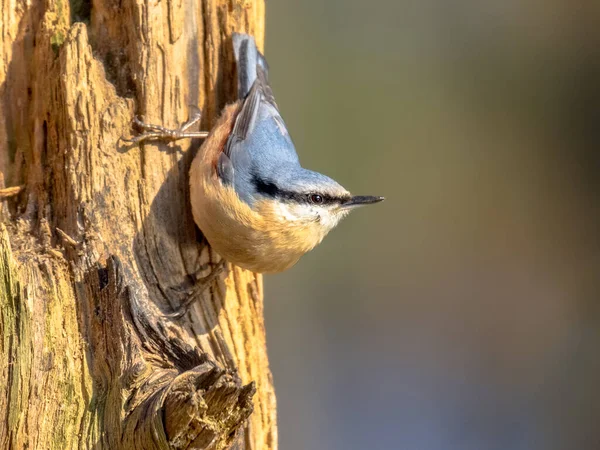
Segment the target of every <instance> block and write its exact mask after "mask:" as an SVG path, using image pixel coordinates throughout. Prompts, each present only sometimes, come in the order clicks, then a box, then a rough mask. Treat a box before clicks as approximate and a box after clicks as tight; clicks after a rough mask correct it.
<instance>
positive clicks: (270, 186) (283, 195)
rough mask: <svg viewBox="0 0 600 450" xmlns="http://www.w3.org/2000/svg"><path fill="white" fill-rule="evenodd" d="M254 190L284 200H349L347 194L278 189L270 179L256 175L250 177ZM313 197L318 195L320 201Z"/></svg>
mask: <svg viewBox="0 0 600 450" xmlns="http://www.w3.org/2000/svg"><path fill="white" fill-rule="evenodd" d="M252 181H253V184H254V187H255V189H256V192H258V193H260V194H263V195H266V196H268V197H272V198H277V199H280V200H284V201H289V202H295V203H309V204H310V203H312V204H320V205H331V204H341V203H345V202H347V201H348V200H350V198H351V197H350V196H349V195H345V196H333V195H328V194H323V193H315V192H311V193H300V192H293V191H287V190H285V189H280V188H279V187H277V185H276V184H275V183H273V182H271V181H267V180H263V179H261V178H258V177H256V176H255V177H254V178H253V179H252ZM314 197H320V198H321V201H320V202H319V201H315V199H314Z"/></svg>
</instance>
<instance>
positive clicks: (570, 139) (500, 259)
mask: <svg viewBox="0 0 600 450" xmlns="http://www.w3.org/2000/svg"><path fill="white" fill-rule="evenodd" d="M266 55H267V58H268V60H269V64H270V67H271V71H270V79H271V82H272V85H273V88H274V92H275V95H276V98H277V101H278V104H279V106H280V109H281V110H282V115H283V117H284V118H285V120H286V122H287V125H288V128H289V129H290V132H291V134H292V136H293V138H294V141H295V143H296V147H297V149H298V152H299V154H300V158H301V161H302V162H303V164H304V165H306V166H307V167H309V168H312V169H315V170H319V171H322V172H324V173H326V174H328V175H330V176H332V177H333V178H335V179H336V180H338V181H340V182H341V183H342V184H343V185H345V186H346V187H348V188H349V189H351V190H352V191H353V192H354V193H356V194H372V195H384V196H386V197H387V199H386V201H385V202H384V203H382V204H378V205H375V206H372V207H368V208H364V209H362V210H358V211H355V212H353V213H352V214H351V215H350V217H348V218H346V219H345V220H344V221H343V222H342V224H341V225H340V226H339V227H338V229H336V230H334V231H333V232H332V233H331V234H330V235H329V236H328V237H327V238H326V239H325V241H324V242H323V244H321V245H320V246H319V247H318V248H317V249H315V250H314V251H313V252H311V253H310V254H308V255H307V256H305V257H304V258H303V259H301V260H300V262H299V263H298V265H297V266H295V267H294V268H293V269H292V270H290V271H288V272H286V273H283V274H280V275H272V276H267V277H266V278H265V289H266V315H267V317H266V320H267V334H268V344H269V353H270V359H271V367H272V370H273V374H274V378H275V385H276V389H277V399H278V407H279V425H280V447H281V448H282V449H283V450H321V449H323V450H338V449H339V450H342V449H343V450H352V449H372V450H379V449H386V450H387V449H400V450H404V449H407V450H454V449H460V450H469V449H472V450H488V449H498V450H520V449H524V450H525V449H526V450H568V449H569V450H570V449H577V450H588V449H589V450H597V449H599V448H600V389H599V383H600V303H599V300H600V299H599V296H600V239H599V229H600V200H599V198H598V195H599V194H600V192H599V191H600V182H599V180H600V177H599V173H600V2H598V1H587V2H586V1H581V2H573V1H568V0H544V1H541V0H538V1H535V0H530V1H518V0H504V1H500V2H499V1H494V2H492V1H480V0H458V1H454V2H446V1H441V0H421V1H418V2H416V1H415V2H407V1H398V0H371V1H369V2H365V1H364V0H363V1H359V0H327V1H322V0H304V1H301V2H299V1H295V0H278V1H268V2H267V33H266Z"/></svg>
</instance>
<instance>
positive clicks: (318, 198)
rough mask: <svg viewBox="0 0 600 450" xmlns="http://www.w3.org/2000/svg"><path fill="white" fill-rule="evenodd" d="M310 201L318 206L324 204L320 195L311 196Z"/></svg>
mask: <svg viewBox="0 0 600 450" xmlns="http://www.w3.org/2000/svg"><path fill="white" fill-rule="evenodd" d="M310 201H311V202H313V203H316V204H319V203H323V197H321V196H320V195H319V194H312V195H311V196H310Z"/></svg>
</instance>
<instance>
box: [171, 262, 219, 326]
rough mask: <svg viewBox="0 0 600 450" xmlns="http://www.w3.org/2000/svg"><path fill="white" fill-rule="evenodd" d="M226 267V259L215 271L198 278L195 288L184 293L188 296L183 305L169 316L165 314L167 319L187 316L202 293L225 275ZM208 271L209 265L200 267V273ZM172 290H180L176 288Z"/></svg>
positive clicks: (214, 268)
mask: <svg viewBox="0 0 600 450" xmlns="http://www.w3.org/2000/svg"><path fill="white" fill-rule="evenodd" d="M225 266H226V262H225V260H224V259H222V260H221V261H219V262H218V263H217V265H216V266H215V267H213V269H212V270H211V271H210V273H209V274H208V275H206V276H204V277H198V276H196V281H195V282H194V286H193V287H192V288H191V289H188V290H187V291H185V292H184V295H185V296H186V298H185V300H184V301H183V302H182V303H181V305H179V307H178V308H177V309H175V311H173V312H172V313H169V314H165V317H169V318H171V319H179V318H181V317H182V316H183V315H184V314H186V313H187V312H188V311H189V310H190V307H191V306H192V304H193V303H194V302H195V301H196V300H197V299H198V297H200V295H202V293H203V292H204V291H205V290H206V289H208V288H209V287H210V286H211V284H212V283H213V282H214V281H215V280H216V279H217V278H218V277H219V275H221V273H223V271H224V270H225ZM206 269H207V265H203V266H202V267H200V269H199V270H198V272H201V271H203V270H206ZM172 289H173V290H178V289H176V288H172Z"/></svg>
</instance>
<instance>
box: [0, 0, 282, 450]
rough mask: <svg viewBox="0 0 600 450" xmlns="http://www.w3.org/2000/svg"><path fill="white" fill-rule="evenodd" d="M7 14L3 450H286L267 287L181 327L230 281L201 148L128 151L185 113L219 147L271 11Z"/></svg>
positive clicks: (0, 82)
mask: <svg viewBox="0 0 600 450" xmlns="http://www.w3.org/2000/svg"><path fill="white" fill-rule="evenodd" d="M0 8H1V13H2V17H1V21H2V24H1V25H2V35H1V36H0V39H1V45H2V48H1V49H0V52H1V57H2V58H1V61H0V189H1V188H4V187H9V188H10V189H5V190H0V201H1V202H2V203H1V204H0V205H1V209H0V448H2V449H4V448H8V449H25V448H28V449H38V448H44V449H47V448H50V449H61V450H63V449H84V448H85V449H94V450H100V449H111V450H114V449H144V450H152V449H170V448H176V449H188V448H189V449H192V448H194V449H211V450H212V449H215V450H216V449H225V448H236V449H245V450H249V449H254V450H270V449H276V448H277V427H276V420H275V395H274V391H273V386H272V380H271V374H270V372H269V367H268V360H267V353H266V347H265V334H264V323H263V302H262V294H263V292H262V279H261V277H260V276H259V275H257V274H254V273H251V272H248V271H245V270H242V269H240V268H238V267H234V266H231V265H228V266H227V271H226V272H224V273H223V274H222V275H221V276H220V278H219V279H218V280H217V281H216V282H215V283H213V284H212V286H211V287H210V288H209V289H207V290H206V291H205V292H204V293H202V295H200V296H199V298H198V299H197V300H196V301H195V302H194V304H193V307H192V308H191V309H190V311H189V312H188V313H186V314H185V315H184V316H183V317H182V318H180V319H170V318H168V317H167V316H166V314H168V313H170V312H172V311H173V310H174V308H176V307H177V306H178V305H179V304H181V303H182V302H183V301H184V300H185V299H186V298H187V295H189V294H188V290H189V289H190V288H191V287H192V285H193V278H192V275H193V274H195V272H197V271H198V269H199V268H202V267H203V266H205V265H206V263H216V262H218V261H219V256H218V255H216V254H215V253H214V252H213V251H212V250H211V249H210V247H209V246H208V245H207V244H206V243H205V242H204V243H203V241H202V236H201V233H200V232H199V231H198V230H197V229H196V227H195V225H194V221H193V219H192V216H191V212H190V207H189V198H188V197H189V194H188V168H189V165H190V162H191V160H192V157H193V155H194V153H195V151H196V150H197V148H198V147H199V144H200V141H197V140H194V141H189V140H188V141H181V142H178V143H177V144H176V145H173V144H170V145H167V144H154V143H150V144H143V145H128V144H127V143H125V142H124V141H122V140H120V137H121V136H129V135H130V134H131V126H130V124H131V120H132V118H133V117H134V115H135V114H138V115H142V116H143V117H144V119H145V120H146V121H148V122H150V123H157V124H163V125H165V126H168V127H176V126H177V125H178V124H179V123H181V122H183V121H185V120H186V118H187V115H188V113H189V105H198V106H199V107H200V108H201V109H202V111H203V118H202V122H201V127H200V128H201V129H204V130H206V129H210V127H211V124H212V123H214V121H215V119H216V117H217V116H218V113H219V111H220V110H221V108H222V107H223V106H224V105H225V104H226V102H228V101H231V100H233V96H234V92H235V85H234V82H233V71H234V68H233V61H232V49H231V39H230V36H231V33H232V32H233V31H240V32H247V33H249V34H252V35H254V36H255V37H256V39H257V43H258V45H259V46H261V47H262V43H263V35H264V2H263V0H237V1H231V0H198V1H195V0H162V1H142V0H94V1H93V2H91V3H90V2H89V0H77V1H75V0H73V1H71V2H70V3H68V2H66V0H45V1H27V0H7V1H5V2H3V3H2V5H1V6H0ZM208 270H210V268H208V269H205V270H204V274H206V273H207V272H208ZM253 410H254V412H253Z"/></svg>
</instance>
